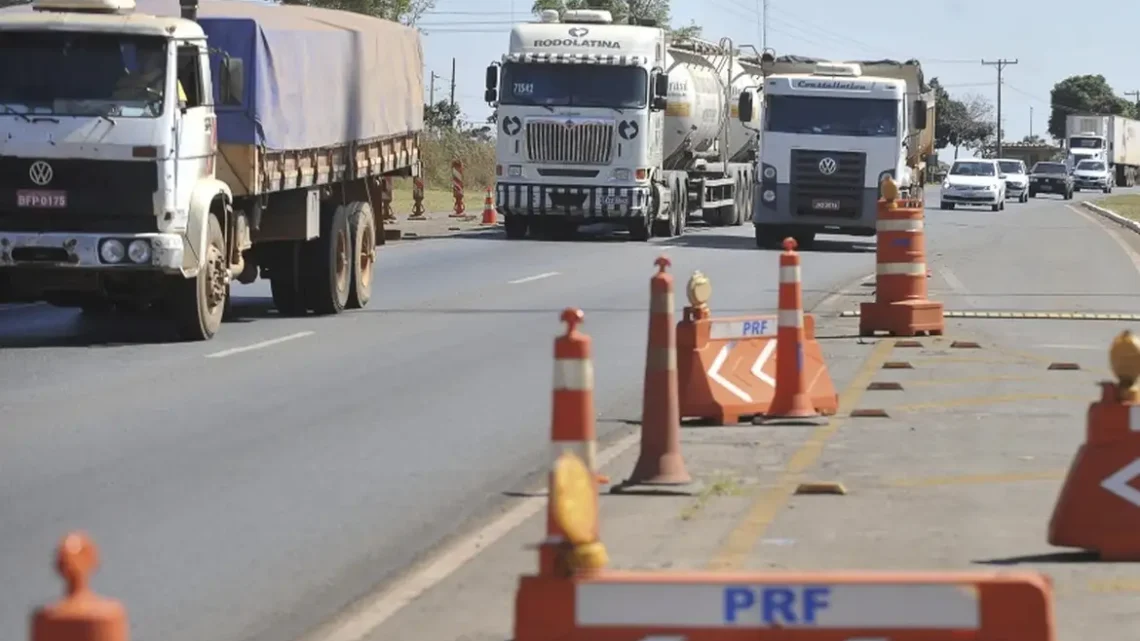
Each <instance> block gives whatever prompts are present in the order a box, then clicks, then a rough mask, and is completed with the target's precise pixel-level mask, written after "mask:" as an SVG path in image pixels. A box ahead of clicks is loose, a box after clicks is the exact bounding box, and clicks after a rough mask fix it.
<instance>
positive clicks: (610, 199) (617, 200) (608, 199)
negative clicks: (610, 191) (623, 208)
mask: <svg viewBox="0 0 1140 641" xmlns="http://www.w3.org/2000/svg"><path fill="white" fill-rule="evenodd" d="M602 204H603V205H628V204H629V199H628V198H626V197H625V196H603V197H602Z"/></svg>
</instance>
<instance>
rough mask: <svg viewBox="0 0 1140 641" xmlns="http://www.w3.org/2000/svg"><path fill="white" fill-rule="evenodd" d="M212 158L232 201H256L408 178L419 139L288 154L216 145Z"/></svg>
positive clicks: (392, 138) (415, 136) (395, 138)
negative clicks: (300, 190)
mask: <svg viewBox="0 0 1140 641" xmlns="http://www.w3.org/2000/svg"><path fill="white" fill-rule="evenodd" d="M218 156H219V157H218V178H219V179H221V180H223V181H225V182H226V184H228V185H229V186H230V189H232V190H233V194H234V196H237V197H241V196H256V195H259V194H266V193H272V192H275V191H282V190H285V189H295V188H297V187H311V186H313V185H325V184H329V183H334V182H340V181H342V180H352V179H354V178H363V177H366V176H380V175H400V176H411V175H412V169H413V167H414V166H415V165H416V164H417V163H418V162H419V158H420V149H419V134H416V133H409V134H405V135H402V136H390V137H388V138H379V139H375V140H369V141H364V142H357V143H353V144H351V145H337V146H333V147H318V148H312V149H300V150H290V151H273V150H268V149H264V148H260V147H257V146H254V145H235V144H220V145H218Z"/></svg>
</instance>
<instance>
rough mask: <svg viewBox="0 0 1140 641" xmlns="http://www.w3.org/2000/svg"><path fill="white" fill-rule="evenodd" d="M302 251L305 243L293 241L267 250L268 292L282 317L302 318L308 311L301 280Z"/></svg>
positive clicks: (272, 246) (276, 244)
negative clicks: (268, 255) (268, 256)
mask: <svg viewBox="0 0 1140 641" xmlns="http://www.w3.org/2000/svg"><path fill="white" fill-rule="evenodd" d="M304 249H305V243H303V242H300V241H295V240H291V241H284V242H278V243H274V244H273V245H271V247H270V248H267V250H268V251H269V253H270V256H271V257H270V260H269V292H270V294H272V295H273V306H274V307H276V308H277V313H278V314H281V315H282V316H304V315H305V314H306V313H308V311H309V308H308V307H306V306H305V291H304V289H303V287H302V285H303V283H304V281H303V280H302V278H301V273H302V271H301V268H302V261H301V256H302V254H303V252H304Z"/></svg>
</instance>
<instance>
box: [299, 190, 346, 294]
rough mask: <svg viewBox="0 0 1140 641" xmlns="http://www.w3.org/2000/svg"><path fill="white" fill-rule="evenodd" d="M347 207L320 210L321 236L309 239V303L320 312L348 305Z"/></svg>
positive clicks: (328, 206)
mask: <svg viewBox="0 0 1140 641" xmlns="http://www.w3.org/2000/svg"><path fill="white" fill-rule="evenodd" d="M347 211H348V207H345V206H341V205H333V204H331V203H330V204H328V205H326V206H325V207H323V211H322V212H321V235H320V237H318V238H314V239H312V240H310V241H309V242H308V247H306V250H307V251H306V254H307V255H306V256H305V261H304V262H305V264H304V267H305V276H306V282H305V285H306V287H304V288H303V289H304V290H305V293H306V298H307V300H306V301H305V302H306V303H307V306H308V308H309V309H311V310H313V312H314V313H317V314H321V315H332V314H339V313H341V312H343V311H344V308H345V307H346V306H347V305H348V291H349V289H350V285H351V283H352V230H351V229H349V226H348V213H347Z"/></svg>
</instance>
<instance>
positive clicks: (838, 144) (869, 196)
mask: <svg viewBox="0 0 1140 641" xmlns="http://www.w3.org/2000/svg"><path fill="white" fill-rule="evenodd" d="M763 70H764V73H765V80H764V92H763V95H764V118H763V131H762V134H761V145H760V147H761V153H760V163H759V165H760V166H759V168H758V170H757V173H758V174H759V182H760V185H759V188H758V192H759V196H760V197H759V198H756V199H755V211H754V214H753V218H752V224H753V225H754V226H755V228H756V245H757V247H760V248H768V247H774V246H778V244H779V243H780V241H782V240H783V239H784V238H785V237H787V236H791V237H793V238H795V239H796V241H797V243H799V244H800V245H801V246H804V247H807V246H810V244H811V243H812V242H813V241H814V240H815V236H816V234H817V233H821V232H827V233H839V234H848V235H854V236H873V235H874V234H875V218H876V202H877V201H878V198H879V183H880V182H882V180H883V179H884V178H885V177H886V176H888V175H890V176H892V177H894V179H895V180H896V181H897V182H898V184H899V186H900V187H901V188H902V190H903V192H904V193H905V194H907V195H909V196H911V197H920V195H921V193H922V186H923V184H924V182H925V180H924V175H925V168H926V164H927V162H929V157H930V156H931V155H932V154H933V153H934V113H933V112H934V96H933V94H932V93H930V92H928V91H927V88H926V86H925V84H924V81H923V77H922V68H921V67H920V65H919V63H918V61H915V60H911V61H908V62H905V63H899V62H892V61H880V62H846V63H829V62H824V61H820V60H815V59H811V58H801V57H798V56H781V57H779V58H775V59H771V60H766V61H765V62H764V65H763ZM754 99H755V98H754V94H752V93H745V94H743V95H741V97H740V117H741V119H742V120H744V121H750V120H751V119H752V117H753V115H754V112H755V111H756V108H757V105H756V103H755V102H754Z"/></svg>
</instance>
